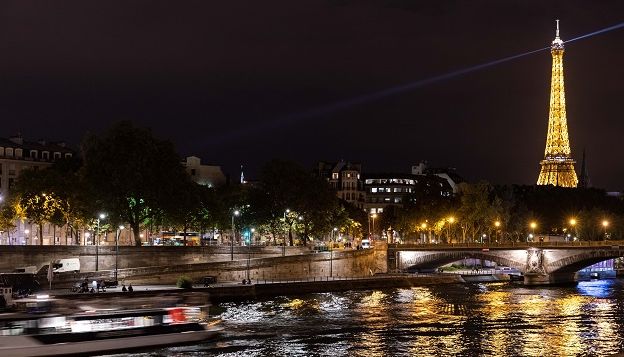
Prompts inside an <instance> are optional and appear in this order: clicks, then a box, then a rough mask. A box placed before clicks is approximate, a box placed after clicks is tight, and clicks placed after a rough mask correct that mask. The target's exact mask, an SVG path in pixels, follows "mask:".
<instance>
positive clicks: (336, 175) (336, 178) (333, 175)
mask: <svg viewBox="0 0 624 357" xmlns="http://www.w3.org/2000/svg"><path fill="white" fill-rule="evenodd" d="M332 179H334V180H338V173H337V172H334V173H332Z"/></svg>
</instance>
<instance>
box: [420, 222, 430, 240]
mask: <svg viewBox="0 0 624 357" xmlns="http://www.w3.org/2000/svg"><path fill="white" fill-rule="evenodd" d="M420 229H421V230H422V231H423V243H428V242H427V232H425V229H427V223H425V222H423V223H421V224H420Z"/></svg>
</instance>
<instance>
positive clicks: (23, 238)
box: [0, 135, 74, 245]
mask: <svg viewBox="0 0 624 357" xmlns="http://www.w3.org/2000/svg"><path fill="white" fill-rule="evenodd" d="M73 156H74V151H73V150H71V149H70V148H69V147H67V145H66V144H65V143H63V142H60V143H59V142H57V143H51V142H46V141H44V140H38V141H26V140H24V139H23V138H22V136H21V135H15V136H11V137H9V138H0V198H1V199H4V198H6V197H8V196H9V195H10V193H11V189H12V188H13V186H14V185H15V182H16V180H17V179H18V177H19V175H20V174H21V173H22V172H23V171H24V170H40V169H44V168H46V167H49V166H52V164H53V163H54V162H55V161H57V160H60V159H66V158H71V157H73ZM42 228H43V233H42V235H43V240H44V244H63V243H64V242H63V240H62V239H61V236H62V232H61V229H59V228H57V227H55V226H53V225H51V224H44V225H43V227H42ZM37 229H39V227H38V226H37V225H33V224H31V223H30V222H28V221H27V220H18V221H17V222H16V229H15V231H14V232H0V233H1V234H0V244H18V245H26V244H29V245H30V244H38V242H37V240H38V236H39V233H38V231H37ZM9 237H10V238H9Z"/></svg>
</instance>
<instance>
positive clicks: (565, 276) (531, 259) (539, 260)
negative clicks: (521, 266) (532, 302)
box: [524, 248, 576, 285]
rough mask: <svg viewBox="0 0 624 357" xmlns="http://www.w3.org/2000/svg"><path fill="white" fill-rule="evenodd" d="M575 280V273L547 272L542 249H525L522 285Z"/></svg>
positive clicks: (571, 281) (560, 282) (564, 282)
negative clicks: (525, 258) (525, 257)
mask: <svg viewBox="0 0 624 357" xmlns="http://www.w3.org/2000/svg"><path fill="white" fill-rule="evenodd" d="M575 281H576V273H575V272H572V273H568V272H566V273H560V272H558V273H547V272H546V269H545V268H544V251H543V250H542V249H538V248H529V249H527V261H526V267H525V273H524V285H548V284H566V283H573V282H575Z"/></svg>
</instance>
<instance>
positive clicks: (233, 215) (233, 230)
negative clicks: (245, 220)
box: [230, 210, 240, 261]
mask: <svg viewBox="0 0 624 357" xmlns="http://www.w3.org/2000/svg"><path fill="white" fill-rule="evenodd" d="M238 216H240V211H239V210H235V211H234V212H232V238H231V239H230V260H232V261H233V260H234V239H235V238H236V227H235V226H234V217H238Z"/></svg>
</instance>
